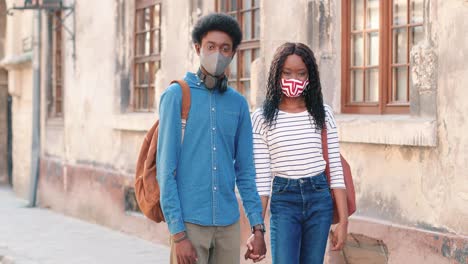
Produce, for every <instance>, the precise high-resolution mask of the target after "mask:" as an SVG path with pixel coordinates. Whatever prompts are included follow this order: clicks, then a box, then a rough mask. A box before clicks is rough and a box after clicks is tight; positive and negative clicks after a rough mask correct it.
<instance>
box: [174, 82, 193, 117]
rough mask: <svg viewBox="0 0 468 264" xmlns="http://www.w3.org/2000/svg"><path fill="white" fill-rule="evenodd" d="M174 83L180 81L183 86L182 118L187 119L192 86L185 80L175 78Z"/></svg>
mask: <svg viewBox="0 0 468 264" xmlns="http://www.w3.org/2000/svg"><path fill="white" fill-rule="evenodd" d="M172 83H178V84H179V85H180V87H182V119H185V120H187V118H188V114H189V111H190V87H189V85H188V84H187V82H186V81H184V80H174V81H172V82H171V84H172Z"/></svg>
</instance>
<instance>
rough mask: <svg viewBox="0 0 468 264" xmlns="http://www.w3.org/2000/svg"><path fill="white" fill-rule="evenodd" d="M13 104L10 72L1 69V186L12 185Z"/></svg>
mask: <svg viewBox="0 0 468 264" xmlns="http://www.w3.org/2000/svg"><path fill="white" fill-rule="evenodd" d="M6 11H7V10H6V3H5V0H0V61H1V60H3V58H4V57H5V36H6V22H7V17H6V16H7V15H6ZM10 109H11V102H9V96H8V72H7V70H6V69H3V68H1V67H0V184H2V183H10V184H11V167H10V166H11V155H10V154H11V129H10V128H11V122H9V120H11V111H9V110H10Z"/></svg>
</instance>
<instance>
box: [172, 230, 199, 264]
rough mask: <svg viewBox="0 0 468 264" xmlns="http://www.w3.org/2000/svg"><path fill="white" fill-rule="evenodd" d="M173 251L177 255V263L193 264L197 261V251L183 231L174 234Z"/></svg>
mask: <svg viewBox="0 0 468 264" xmlns="http://www.w3.org/2000/svg"><path fill="white" fill-rule="evenodd" d="M174 243H175V251H176V255H177V263H179V264H195V263H197V261H198V256H197V251H195V248H194V247H193V245H192V242H190V240H189V239H188V237H187V234H186V233H185V232H181V233H178V234H175V235H174Z"/></svg>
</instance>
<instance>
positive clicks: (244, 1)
mask: <svg viewBox="0 0 468 264" xmlns="http://www.w3.org/2000/svg"><path fill="white" fill-rule="evenodd" d="M216 10H217V11H218V12H223V13H226V14H228V15H230V16H232V17H234V18H235V19H236V20H237V21H238V22H239V25H240V27H241V29H242V34H243V36H242V42H241V44H240V45H239V46H238V47H237V52H236V56H235V57H234V59H233V61H232V62H231V65H230V67H229V72H228V74H229V85H230V86H232V87H234V88H235V89H236V90H238V91H239V92H240V93H241V94H243V95H244V96H246V97H247V98H248V97H249V96H250V76H251V71H250V70H251V67H250V65H251V63H252V62H253V61H254V60H255V59H256V58H258V57H259V56H260V0H217V1H216Z"/></svg>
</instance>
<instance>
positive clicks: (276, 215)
mask: <svg viewBox="0 0 468 264" xmlns="http://www.w3.org/2000/svg"><path fill="white" fill-rule="evenodd" d="M270 210H271V218H270V230H271V231H270V232H271V254H272V258H273V264H286V263H287V264H294V263H301V264H315V263H323V258H324V255H325V248H326V246H327V239H328V232H329V230H330V226H331V223H332V218H333V201H332V199H331V194H330V187H329V185H328V181H327V178H326V176H325V173H321V174H319V175H317V176H313V177H309V178H302V179H297V180H293V179H286V178H281V177H275V179H274V180H273V190H272V195H271V203H270Z"/></svg>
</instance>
